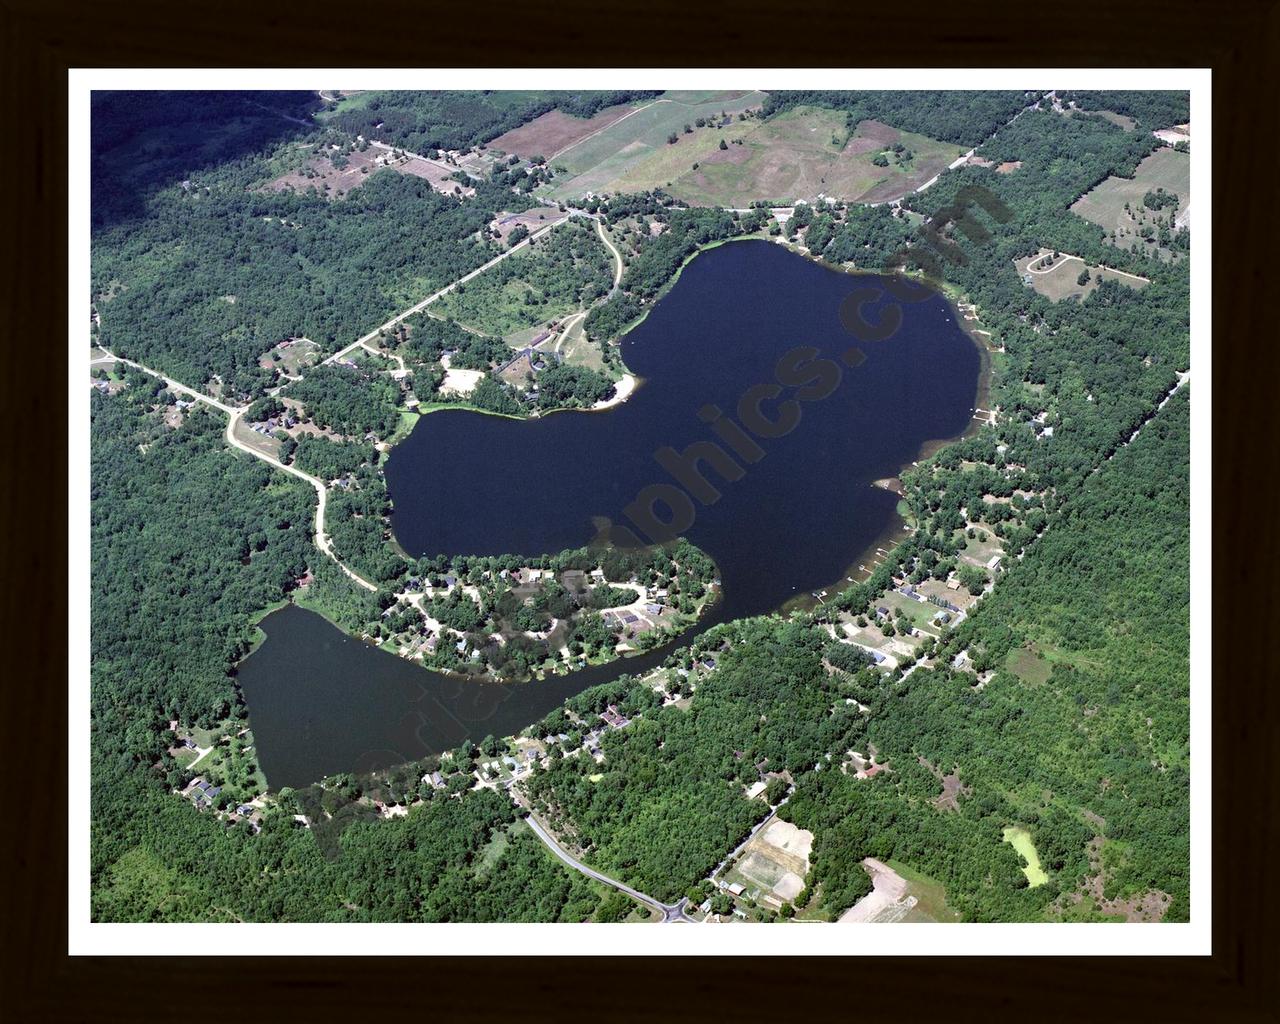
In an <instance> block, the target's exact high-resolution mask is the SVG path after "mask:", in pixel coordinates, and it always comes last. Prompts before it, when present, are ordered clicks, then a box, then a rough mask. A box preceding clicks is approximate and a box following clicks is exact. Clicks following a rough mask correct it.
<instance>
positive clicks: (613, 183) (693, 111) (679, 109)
mask: <svg viewBox="0 0 1280 1024" xmlns="http://www.w3.org/2000/svg"><path fill="white" fill-rule="evenodd" d="M763 102H764V93H762V92H757V91H742V92H722V91H721V92H717V91H714V90H704V91H697V92H669V93H664V94H663V95H662V96H661V97H659V98H658V99H657V100H656V101H651V102H650V103H649V104H648V105H647V106H646V105H642V106H641V107H640V108H639V109H637V111H636V112H635V113H634V114H631V115H630V116H629V117H627V118H625V119H623V120H621V121H618V122H616V123H614V124H611V125H610V126H609V127H607V128H605V129H604V131H602V132H601V133H600V134H599V135H596V136H594V137H592V138H589V139H584V140H583V141H582V142H581V143H579V144H578V145H576V146H574V147H573V148H572V149H569V150H566V151H565V152H564V153H562V154H561V155H560V156H559V157H557V158H556V159H555V161H554V163H555V165H556V166H559V167H563V168H565V170H566V171H567V172H568V173H567V175H566V176H564V177H562V178H561V179H560V181H558V182H557V183H556V184H555V185H554V187H553V188H552V190H551V194H552V195H555V196H557V197H559V198H567V197H570V196H580V195H582V194H584V193H586V192H604V191H609V192H617V191H634V190H635V189H636V188H637V187H640V188H652V187H653V185H640V184H639V182H641V181H653V182H654V184H661V183H663V182H666V181H668V180H671V178H670V177H662V176H661V175H662V173H663V172H660V171H657V170H651V171H647V172H646V171H644V170H637V168H641V167H642V165H643V164H644V163H645V161H646V160H647V159H649V158H650V157H651V156H652V155H653V154H655V153H662V152H663V150H665V149H672V150H679V151H682V152H683V153H684V154H685V156H687V157H688V160H687V161H685V160H684V158H683V157H682V158H681V162H682V163H684V165H685V166H686V167H687V166H688V165H689V163H691V162H693V161H694V160H695V159H696V157H695V156H689V154H690V153H693V152H695V150H696V151H697V152H701V151H702V150H703V148H705V147H707V146H710V147H714V146H718V144H719V139H720V134H719V133H718V132H716V131H715V130H714V129H711V128H699V129H695V131H694V132H693V133H691V134H688V135H686V134H685V133H684V126H685V125H686V124H688V125H690V126H692V125H693V124H695V122H696V121H697V119H698V118H700V117H701V118H704V119H708V120H710V119H713V118H714V119H715V120H716V121H719V120H720V119H721V116H720V115H721V114H722V113H723V114H724V115H725V116H727V117H731V116H733V115H735V114H737V113H738V112H740V111H744V110H747V109H750V108H754V107H758V106H759V105H760V104H761V103H763ZM738 123H739V122H737V121H736V120H735V121H734V122H733V124H734V125H737V124H738ZM733 130H734V128H733V127H732V126H731V127H729V128H726V129H725V131H726V132H731V131H733ZM673 132H674V133H675V134H676V136H677V138H678V140H679V141H678V142H677V143H676V145H674V146H669V145H668V143H667V138H668V136H669V135H671V134H672V133H673ZM690 142H694V143H695V145H688V143H690ZM659 178H660V180H658V179H659ZM623 185H628V186H630V187H623Z"/></svg>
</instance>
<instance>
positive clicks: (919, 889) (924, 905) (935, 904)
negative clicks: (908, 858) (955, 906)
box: [885, 860, 960, 921]
mask: <svg viewBox="0 0 1280 1024" xmlns="http://www.w3.org/2000/svg"><path fill="white" fill-rule="evenodd" d="M885 863H886V864H888V865H889V867H891V868H893V870H894V871H896V872H898V874H900V875H901V876H902V877H903V878H904V879H905V880H906V882H907V892H908V893H909V894H910V895H912V896H914V897H915V898H916V899H917V900H919V902H918V903H917V904H916V905H915V907H913V908H912V911H911V914H908V916H907V920H908V921H910V920H912V919H913V918H912V915H915V914H917V913H918V914H919V915H920V916H921V917H923V918H927V919H928V920H930V921H959V920H960V915H959V914H958V913H956V911H954V910H952V909H951V907H949V906H947V890H946V888H945V887H944V886H943V884H942V883H941V882H939V881H938V880H937V879H936V878H933V877H932V876H930V875H926V874H923V873H922V872H919V871H916V870H915V869H914V868H912V867H908V866H907V865H906V864H903V863H902V861H899V860H890V861H886V862H885Z"/></svg>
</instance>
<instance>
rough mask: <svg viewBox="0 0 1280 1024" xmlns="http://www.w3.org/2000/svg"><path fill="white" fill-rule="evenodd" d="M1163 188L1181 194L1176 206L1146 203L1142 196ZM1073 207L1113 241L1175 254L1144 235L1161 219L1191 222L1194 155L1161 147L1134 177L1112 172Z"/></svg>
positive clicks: (1144, 161) (1154, 228)
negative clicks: (1150, 206)
mask: <svg viewBox="0 0 1280 1024" xmlns="http://www.w3.org/2000/svg"><path fill="white" fill-rule="evenodd" d="M1161 188H1162V189H1164V190H1165V191H1166V192H1170V193H1173V194H1174V195H1176V196H1177V197H1178V205H1177V208H1176V209H1173V208H1165V209H1163V210H1158V211H1157V210H1149V209H1147V208H1146V207H1145V206H1144V205H1143V202H1142V199H1143V196H1145V195H1146V194H1147V193H1148V192H1152V191H1155V190H1156V189H1161ZM1126 206H1128V209H1127V210H1126V209H1125V207H1126ZM1071 210H1072V212H1073V213H1077V214H1079V215H1080V216H1081V217H1083V218H1084V219H1085V220H1087V221H1090V222H1091V223H1093V224H1097V225H1098V226H1099V227H1100V228H1102V230H1103V231H1105V232H1107V237H1108V239H1109V240H1110V241H1111V242H1112V243H1113V244H1115V245H1118V246H1120V247H1121V248H1123V249H1128V248H1131V247H1132V245H1133V244H1134V243H1135V242H1137V243H1138V244H1139V245H1140V246H1141V247H1142V248H1144V249H1146V250H1148V251H1149V252H1150V251H1157V250H1159V251H1160V252H1161V253H1162V255H1172V252H1171V251H1170V250H1168V249H1162V248H1160V247H1159V246H1157V245H1156V243H1155V241H1154V240H1151V239H1147V238H1145V237H1144V233H1146V234H1152V235H1154V232H1156V231H1157V230H1158V226H1159V223H1160V222H1167V221H1168V220H1170V218H1173V219H1174V220H1175V223H1176V224H1178V225H1181V224H1183V223H1184V222H1189V218H1190V211H1191V155H1190V154H1189V153H1179V152H1177V151H1175V150H1173V149H1169V148H1168V147H1164V148H1161V149H1158V150H1156V151H1155V152H1154V153H1152V154H1151V155H1150V156H1149V157H1147V158H1146V159H1145V160H1143V161H1142V163H1140V164H1139V165H1138V169H1137V171H1136V172H1135V174H1134V176H1133V177H1132V178H1117V177H1115V176H1114V175H1113V176H1112V177H1110V178H1108V179H1107V180H1106V181H1104V182H1102V184H1100V185H1098V186H1097V187H1096V188H1093V189H1091V190H1090V191H1089V192H1087V193H1085V194H1084V195H1083V196H1081V197H1080V198H1079V199H1077V200H1076V201H1075V202H1074V203H1073V204H1072V206H1071Z"/></svg>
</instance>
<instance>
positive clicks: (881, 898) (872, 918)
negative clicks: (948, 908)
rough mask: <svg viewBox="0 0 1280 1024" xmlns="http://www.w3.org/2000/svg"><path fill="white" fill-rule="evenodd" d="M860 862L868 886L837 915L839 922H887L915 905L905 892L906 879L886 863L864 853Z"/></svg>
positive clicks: (901, 915)
mask: <svg viewBox="0 0 1280 1024" xmlns="http://www.w3.org/2000/svg"><path fill="white" fill-rule="evenodd" d="M862 866H863V867H865V868H866V869H867V874H869V875H870V876H871V885H872V887H873V888H872V890H871V891H870V892H869V893H867V895H865V896H863V897H862V899H860V900H858V902H857V903H855V904H854V905H853V906H852V907H850V908H849V909H848V910H846V911H845V912H844V913H843V914H841V915H840V920H839V923H840V924H890V923H892V922H895V921H901V920H902V919H903V918H904V917H906V916H907V913H908V912H909V911H910V910H911V908H912V907H914V906H915V905H916V902H917V900H916V897H914V896H909V895H907V880H906V879H905V878H903V877H902V876H901V875H900V874H898V873H897V872H896V871H894V870H893V868H891V867H889V866H888V865H887V864H884V863H882V862H881V861H878V860H876V859H875V858H874V857H867V858H865V859H864V860H863V862H862Z"/></svg>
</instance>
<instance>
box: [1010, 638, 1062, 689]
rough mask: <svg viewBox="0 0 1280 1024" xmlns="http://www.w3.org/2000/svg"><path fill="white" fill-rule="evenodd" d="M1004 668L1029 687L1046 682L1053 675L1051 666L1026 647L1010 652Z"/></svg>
mask: <svg viewBox="0 0 1280 1024" xmlns="http://www.w3.org/2000/svg"><path fill="white" fill-rule="evenodd" d="M1005 668H1007V669H1008V670H1009V671H1010V672H1012V673H1013V674H1014V675H1015V676H1017V677H1018V678H1019V679H1021V680H1022V681H1023V682H1024V683H1027V684H1029V685H1031V686H1040V685H1042V684H1044V683H1046V682H1048V681H1049V676H1051V675H1052V674H1053V665H1052V664H1051V663H1050V662H1048V661H1045V660H1044V659H1043V658H1041V657H1040V656H1039V655H1038V654H1036V652H1035V651H1032V650H1029V649H1027V648H1026V647H1019V648H1018V649H1017V650H1016V651H1010V652H1009V656H1008V657H1007V658H1006V659H1005Z"/></svg>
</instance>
